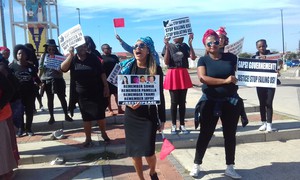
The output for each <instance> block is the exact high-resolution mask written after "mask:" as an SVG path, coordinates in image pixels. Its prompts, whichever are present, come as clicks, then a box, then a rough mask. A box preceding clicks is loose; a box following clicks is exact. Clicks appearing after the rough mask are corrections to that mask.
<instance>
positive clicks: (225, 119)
mask: <svg viewBox="0 0 300 180" xmlns="http://www.w3.org/2000/svg"><path fill="white" fill-rule="evenodd" d="M202 41H203V44H204V46H205V50H206V55H205V56H203V57H201V58H200V59H199V61H198V68H197V71H198V72H197V73H198V77H199V80H200V81H201V82H202V83H203V86H202V92H203V95H202V97H201V99H200V101H199V104H200V105H199V106H200V107H201V108H200V114H201V117H200V134H199V137H198V141H197V146H196V153H195V159H194V166H193V169H192V170H191V173H190V175H191V176H193V177H197V176H198V173H199V171H200V168H199V166H200V164H202V159H203V157H204V154H205V151H206V149H207V146H208V143H209V141H210V139H211V137H212V135H213V133H214V131H215V128H216V125H217V122H218V119H219V118H220V119H221V121H222V126H223V128H222V129H223V135H224V140H225V143H224V144H225V152H226V153H225V154H226V165H227V169H226V171H225V175H227V176H229V177H232V178H241V176H240V175H239V174H237V173H236V172H235V170H234V169H233V165H234V159H235V147H236V138H235V135H236V129H237V123H238V120H239V116H240V112H241V100H240V98H239V97H238V94H237V90H238V86H237V85H236V82H237V79H236V77H235V76H234V74H235V66H236V64H237V58H236V56H235V55H233V54H231V53H221V52H219V36H218V35H217V33H216V32H215V31H213V30H211V29H209V30H207V31H206V32H205V34H204V35H203V39H202Z"/></svg>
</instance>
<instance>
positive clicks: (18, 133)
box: [16, 128, 23, 137]
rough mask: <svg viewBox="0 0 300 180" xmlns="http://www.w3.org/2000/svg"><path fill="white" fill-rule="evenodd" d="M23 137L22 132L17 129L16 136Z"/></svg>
mask: <svg viewBox="0 0 300 180" xmlns="http://www.w3.org/2000/svg"><path fill="white" fill-rule="evenodd" d="M22 135H23V130H22V129H21V128H19V129H18V131H17V134H16V136H17V137H21V136H22Z"/></svg>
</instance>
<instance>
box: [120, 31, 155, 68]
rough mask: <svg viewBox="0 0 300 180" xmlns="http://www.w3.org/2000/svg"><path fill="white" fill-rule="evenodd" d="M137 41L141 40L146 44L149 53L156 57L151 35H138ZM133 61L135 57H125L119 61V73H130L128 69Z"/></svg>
mask: <svg viewBox="0 0 300 180" xmlns="http://www.w3.org/2000/svg"><path fill="white" fill-rule="evenodd" d="M137 41H143V42H144V43H145V44H146V46H147V47H148V48H149V51H150V53H151V54H152V56H153V58H155V57H156V54H157V52H156V51H155V47H154V42H153V40H152V38H151V37H149V36H146V37H140V38H139V39H138V40H137ZM134 61H135V58H131V59H127V60H124V61H122V62H120V65H121V72H120V73H121V74H130V69H131V67H132V65H133V63H134Z"/></svg>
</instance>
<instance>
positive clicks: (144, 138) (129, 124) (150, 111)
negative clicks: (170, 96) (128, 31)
mask: <svg viewBox="0 0 300 180" xmlns="http://www.w3.org/2000/svg"><path fill="white" fill-rule="evenodd" d="M153 51H154V43H153V41H152V39H151V38H150V37H145V38H140V39H138V40H137V42H136V44H135V45H134V46H133V54H134V58H132V59H129V60H127V62H124V63H123V62H121V63H120V64H121V66H122V71H121V73H122V74H134V75H135V74H136V75H151V76H153V75H159V78H160V79H159V81H160V101H161V104H160V105H157V106H156V105H141V104H140V103H135V104H133V105H127V106H126V109H125V119H124V127H125V142H126V153H127V154H128V156H130V157H132V161H133V165H134V168H135V170H136V173H137V175H138V177H139V179H141V180H144V179H145V178H144V176H143V163H142V157H143V156H144V157H145V158H146V161H147V163H148V165H149V168H150V177H151V179H152V180H157V179H158V176H157V173H156V171H155V167H156V156H155V140H156V131H157V130H159V131H161V130H163V129H164V122H165V121H166V114H165V99H164V94H163V86H162V83H163V72H162V69H161V67H160V66H158V65H157V64H156V62H155V59H154V57H153V54H152V52H153ZM159 119H160V121H161V125H160V126H158V123H159Z"/></svg>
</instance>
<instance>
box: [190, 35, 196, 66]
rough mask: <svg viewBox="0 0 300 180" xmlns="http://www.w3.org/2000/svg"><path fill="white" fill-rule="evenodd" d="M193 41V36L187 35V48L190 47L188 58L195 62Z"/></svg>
mask: <svg viewBox="0 0 300 180" xmlns="http://www.w3.org/2000/svg"><path fill="white" fill-rule="evenodd" d="M193 39H194V34H190V35H189V46H190V58H191V59H192V60H195V59H196V58H197V56H196V54H195V51H194V48H193Z"/></svg>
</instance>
